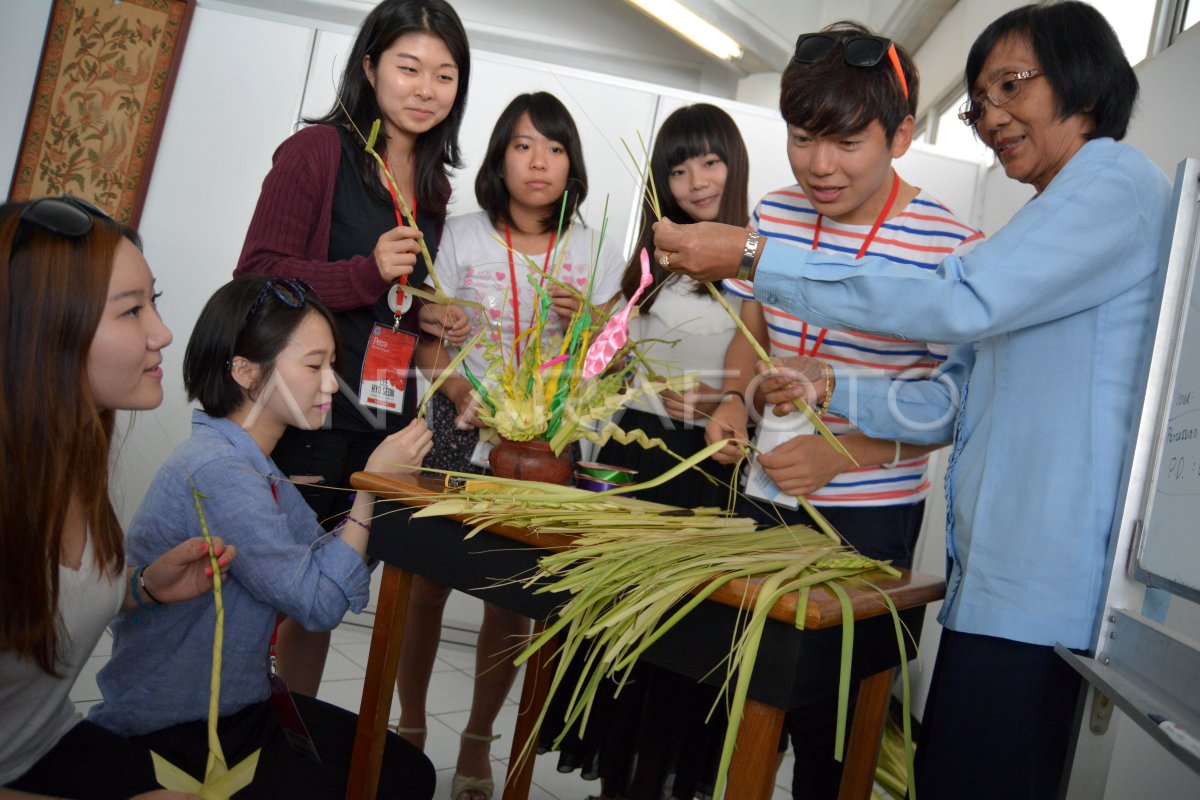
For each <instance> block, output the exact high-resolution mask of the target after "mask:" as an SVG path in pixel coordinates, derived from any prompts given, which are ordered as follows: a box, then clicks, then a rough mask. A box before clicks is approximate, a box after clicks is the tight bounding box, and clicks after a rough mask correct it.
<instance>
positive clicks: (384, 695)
mask: <svg viewBox="0 0 1200 800" xmlns="http://www.w3.org/2000/svg"><path fill="white" fill-rule="evenodd" d="M411 586H412V573H411V572H406V571H404V570H402V569H400V568H398V567H393V566H392V565H391V564H384V565H383V582H382V586H381V587H380V590H379V598H378V601H377V603H376V609H375V628H374V629H373V631H372V632H371V653H370V655H369V656H367V676H366V679H365V680H364V681H363V695H362V703H361V704H360V705H359V708H358V728H357V730H356V731H355V734H354V752H353V754H352V755H351V757H350V774H349V777H348V778H347V780H346V800H373V798H374V797H375V793H376V792H377V791H378V788H379V767H380V764H381V763H382V762H383V745H384V742H385V741H386V740H387V724H388V716H389V715H390V713H391V710H392V692H393V691H395V689H394V687H395V685H396V667H397V666H399V664H400V645H401V644H402V643H403V640H404V620H405V618H406V617H407V616H408V590H409V588H410V587H411Z"/></svg>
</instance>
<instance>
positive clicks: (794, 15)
mask: <svg viewBox="0 0 1200 800" xmlns="http://www.w3.org/2000/svg"><path fill="white" fill-rule="evenodd" d="M451 2H452V3H453V5H454V7H455V9H456V10H457V11H458V13H459V16H460V17H461V18H462V20H463V24H464V26H465V27H466V28H467V34H468V36H469V37H470V40H471V45H472V47H475V48H478V49H482V50H490V51H492V52H499V53H505V54H508V55H514V56H521V57H525V58H531V59H535V60H538V61H545V62H550V63H554V64H562V65H564V66H570V67H577V68H580V69H587V70H592V71H598V72H604V73H608V74H613V75H620V76H623V77H629V78H642V79H649V80H652V81H654V82H656V83H662V84H666V85H670V86H675V87H677V88H682V89H691V90H698V91H704V92H707V93H710V94H715V95H723V96H727V97H733V96H734V95H735V94H736V90H737V82H738V81H739V80H740V79H742V78H745V77H747V76H749V75H754V74H759V73H776V72H779V71H780V70H781V69H782V68H783V67H784V65H785V64H786V63H787V59H788V58H789V56H790V55H791V49H792V43H793V42H794V41H795V38H796V36H797V35H798V34H800V33H803V32H805V31H815V30H819V29H820V28H821V27H823V26H824V25H827V24H829V23H831V22H835V21H837V20H841V19H855V20H858V21H860V22H863V23H865V24H866V25H867V26H868V27H871V28H873V29H875V30H878V31H882V32H885V33H886V34H887V35H889V36H891V37H892V38H893V39H895V40H896V41H897V42H899V43H901V44H903V45H904V46H905V47H906V48H908V49H909V51H910V52H915V51H916V49H917V48H918V47H920V45H921V43H922V42H923V41H924V40H925V37H926V36H928V35H929V32H930V31H931V30H932V29H933V28H934V26H936V24H937V22H938V21H939V20H940V19H941V18H942V16H943V15H944V14H945V13H946V11H948V10H949V9H950V8H951V7H952V6H953V5H954V4H955V2H956V0H681V2H683V4H684V5H686V6H688V7H689V8H690V9H692V10H693V11H694V12H696V13H697V14H699V15H700V16H701V17H704V18H705V19H707V20H709V21H710V22H712V23H714V24H716V25H717V26H718V27H721V28H722V29H724V30H725V31H726V32H727V33H729V34H730V35H731V36H733V38H734V39H736V40H738V42H739V43H740V44H741V45H742V46H743V47H744V48H745V50H746V53H745V55H744V56H743V57H742V58H741V59H738V60H736V61H730V62H723V61H721V60H719V59H717V58H715V57H713V56H710V55H709V54H707V53H705V52H704V51H702V50H700V49H699V48H697V47H695V46H694V45H692V44H691V43H689V42H688V41H686V40H684V39H683V38H681V37H680V36H678V35H677V34H675V33H674V32H673V31H671V30H669V29H667V28H665V27H664V26H662V25H661V24H660V23H659V22H658V21H656V20H654V19H652V18H651V17H649V16H647V15H646V14H645V13H643V12H642V11H640V10H639V9H637V8H635V7H634V6H632V5H630V4H629V3H628V2H626V0H451ZM200 3H201V5H205V4H208V5H214V6H223V7H225V8H228V7H230V6H231V5H236V6H239V7H242V8H244V9H251V10H261V11H265V12H266V13H269V14H271V15H272V16H276V15H286V16H290V17H295V16H301V17H311V18H314V19H320V20H324V21H326V22H333V23H335V24H338V25H345V26H347V27H357V25H358V23H359V22H360V21H361V20H362V18H363V17H364V16H365V15H366V14H367V12H368V11H370V9H371V8H372V7H373V6H374V5H375V2H374V0H200Z"/></svg>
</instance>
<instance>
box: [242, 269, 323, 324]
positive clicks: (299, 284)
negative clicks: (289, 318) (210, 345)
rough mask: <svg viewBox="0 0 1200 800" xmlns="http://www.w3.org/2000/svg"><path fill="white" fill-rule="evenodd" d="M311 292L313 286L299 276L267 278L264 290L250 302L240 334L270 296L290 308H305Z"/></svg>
mask: <svg viewBox="0 0 1200 800" xmlns="http://www.w3.org/2000/svg"><path fill="white" fill-rule="evenodd" d="M311 294H314V292H313V290H312V287H311V286H309V285H308V284H307V283H305V282H304V281H302V280H300V279H299V278H267V282H266V283H264V284H263V288H262V291H261V292H259V293H258V297H256V298H254V302H253V303H251V304H250V310H249V311H247V312H246V318H245V319H244V320H242V327H241V328H239V329H238V336H241V335H242V333H243V332H244V331H245V330H246V326H247V325H249V324H250V320H251V319H253V318H254V315H255V314H257V313H258V312H259V310H261V309H262V307H263V305H264V304H266V302H267V300H268V299H269V298H270V297H272V296H274V297H275V299H276V300H277V301H279V302H280V303H282V304H283V305H285V306H287V307H288V308H303V307H304V303H305V302H306V300H307V298H308V296H309V295H311Z"/></svg>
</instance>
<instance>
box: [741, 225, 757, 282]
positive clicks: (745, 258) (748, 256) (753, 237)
mask: <svg viewBox="0 0 1200 800" xmlns="http://www.w3.org/2000/svg"><path fill="white" fill-rule="evenodd" d="M761 238H762V237H761V236H759V234H758V231H749V232H747V234H746V249H745V250H743V251H742V260H741V261H740V262H738V271H737V279H738V280H739V281H748V280H750V270H751V269H752V268H753V267H754V255H755V253H757V252H758V240H759V239H761Z"/></svg>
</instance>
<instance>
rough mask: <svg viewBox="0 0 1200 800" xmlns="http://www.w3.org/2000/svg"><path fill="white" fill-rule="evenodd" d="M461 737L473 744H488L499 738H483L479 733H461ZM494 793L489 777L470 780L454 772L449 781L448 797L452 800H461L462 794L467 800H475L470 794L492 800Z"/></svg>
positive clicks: (494, 786) (494, 788)
mask: <svg viewBox="0 0 1200 800" xmlns="http://www.w3.org/2000/svg"><path fill="white" fill-rule="evenodd" d="M461 736H462V738H464V739H469V740H471V741H473V742H487V743H489V744H490V743H492V742H494V741H496V740H497V739H499V738H500V734H496V735H495V736H484V735H483V734H479V733H463V734H461ZM495 791H496V784H495V782H494V781H493V780H492V778H491V776H490V775H489V776H488V777H486V778H472V777H469V776H467V775H463V774H461V773H459V772H455V773H454V777H453V778H452V779H451V780H450V797H451V798H452V800H462V796H463V795H464V794H466V795H468V798H467V800H475V798H474V797H471V796H470V795H471V794H475V795H482V796H483V800H492V795H493V794H494V793H495Z"/></svg>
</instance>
